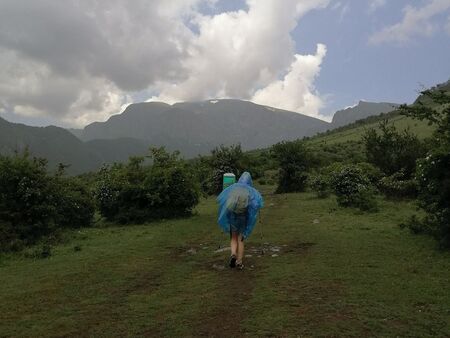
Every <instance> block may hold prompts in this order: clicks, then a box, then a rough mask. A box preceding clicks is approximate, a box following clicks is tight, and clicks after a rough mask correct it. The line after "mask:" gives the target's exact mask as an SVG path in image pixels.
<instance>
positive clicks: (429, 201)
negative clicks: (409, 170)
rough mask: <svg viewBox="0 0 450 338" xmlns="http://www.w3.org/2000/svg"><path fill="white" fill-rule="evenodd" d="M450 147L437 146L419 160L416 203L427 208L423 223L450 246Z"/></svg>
mask: <svg viewBox="0 0 450 338" xmlns="http://www.w3.org/2000/svg"><path fill="white" fill-rule="evenodd" d="M449 168H450V147H449V148H448V149H445V148H442V149H436V150H434V151H433V152H431V153H430V154H429V155H428V156H427V157H426V158H425V159H423V160H421V161H419V164H418V170H417V182H418V187H419V189H418V190H419V196H418V201H419V206H420V207H421V208H422V209H423V210H425V211H426V213H427V214H426V217H425V220H424V223H425V224H426V226H427V227H428V228H430V229H432V230H431V233H432V234H433V235H434V236H435V237H436V238H437V239H438V240H439V242H440V245H441V246H442V247H450V170H449Z"/></svg>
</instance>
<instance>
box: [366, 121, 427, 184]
mask: <svg viewBox="0 0 450 338" xmlns="http://www.w3.org/2000/svg"><path fill="white" fill-rule="evenodd" d="M379 130H380V134H378V132H377V130H375V129H374V128H371V129H369V130H367V131H366V133H365V134H364V135H363V141H364V144H365V149H366V156H367V160H368V162H369V163H372V164H373V165H375V166H376V167H378V168H380V169H381V171H382V172H383V173H384V174H385V175H387V176H390V175H393V174H395V173H396V172H399V171H402V172H403V174H404V176H405V178H406V179H409V178H410V177H411V176H412V175H413V174H414V171H415V168H416V160H417V159H418V158H420V157H422V156H423V155H424V153H425V147H424V145H423V144H422V143H421V142H420V141H419V139H418V138H417V136H416V135H414V134H412V133H411V132H410V131H409V130H408V129H406V130H404V131H402V132H399V131H397V129H396V128H395V126H393V125H388V121H387V120H383V121H382V122H380V124H379Z"/></svg>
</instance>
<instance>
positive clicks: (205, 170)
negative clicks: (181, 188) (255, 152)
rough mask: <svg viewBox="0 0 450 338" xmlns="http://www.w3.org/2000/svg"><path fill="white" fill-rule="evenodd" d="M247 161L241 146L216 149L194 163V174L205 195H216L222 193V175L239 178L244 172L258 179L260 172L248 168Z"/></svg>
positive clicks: (222, 146)
mask: <svg viewBox="0 0 450 338" xmlns="http://www.w3.org/2000/svg"><path fill="white" fill-rule="evenodd" d="M249 167H250V165H249V159H248V157H247V155H246V154H244V153H243V151H242V148H241V145H240V144H238V145H232V146H224V145H221V146H220V147H216V148H214V149H213V150H212V151H211V155H210V156H202V157H200V158H199V159H198V160H197V161H196V163H195V172H196V174H197V177H198V180H199V181H200V182H201V183H200V184H201V189H202V191H203V192H204V193H205V194H206V195H218V194H219V193H220V192H221V191H222V182H223V175H224V174H225V173H233V174H235V175H236V177H239V176H240V175H241V174H242V173H243V172H244V171H246V170H247V171H250V172H251V173H252V176H253V178H254V179H257V178H258V177H260V174H261V173H260V170H259V169H258V171H255V172H253V171H252V168H249Z"/></svg>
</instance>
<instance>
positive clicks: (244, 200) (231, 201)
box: [225, 187, 249, 215]
mask: <svg viewBox="0 0 450 338" xmlns="http://www.w3.org/2000/svg"><path fill="white" fill-rule="evenodd" d="M248 199H249V192H248V190H247V189H245V188H242V187H237V188H236V189H234V190H233V191H231V192H230V194H229V195H228V198H227V201H226V204H225V205H226V208H227V210H228V211H231V212H234V213H235V214H239V215H242V214H245V213H247V207H248Z"/></svg>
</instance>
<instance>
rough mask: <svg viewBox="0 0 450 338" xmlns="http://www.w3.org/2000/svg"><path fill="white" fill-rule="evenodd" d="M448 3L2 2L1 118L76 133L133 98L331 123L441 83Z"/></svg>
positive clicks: (446, 72)
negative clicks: (245, 103) (245, 104)
mask: <svg viewBox="0 0 450 338" xmlns="http://www.w3.org/2000/svg"><path fill="white" fill-rule="evenodd" d="M449 60H450V0H415V1H403V0H395V1H394V0H152V1H148V0H135V1H126V0H111V1H106V0H105V1H98V0H65V1H58V0H33V1H29V0H0V117H2V118H5V119H7V120H9V121H12V122H20V123H25V124H28V125H38V126H43V125H49V124H53V125H58V126H62V127H75V128H80V127H83V126H85V125H87V124H89V123H92V122H94V121H105V120H107V119H108V118H109V117H110V116H111V115H114V114H118V113H120V112H122V111H123V110H124V109H125V108H126V107H127V106H128V105H129V104H131V103H134V102H143V101H163V102H167V103H175V102H180V101H198V100H207V99H213V98H234V99H243V100H249V101H252V102H255V103H258V104H263V105H268V106H273V107H276V108H281V109H286V110H291V111H295V112H298V113H302V114H306V115H309V116H313V117H317V118H321V119H324V120H330V119H331V117H332V115H333V113H334V112H335V111H337V110H339V109H343V108H345V107H348V106H352V105H354V104H356V103H357V102H358V101H359V100H365V101H373V102H393V103H411V102H413V101H414V99H415V98H416V97H417V95H418V92H419V91H420V90H421V89H423V88H427V87H430V86H434V85H436V84H438V83H443V82H445V81H447V80H449V79H450V61H449Z"/></svg>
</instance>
